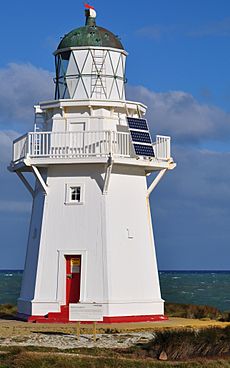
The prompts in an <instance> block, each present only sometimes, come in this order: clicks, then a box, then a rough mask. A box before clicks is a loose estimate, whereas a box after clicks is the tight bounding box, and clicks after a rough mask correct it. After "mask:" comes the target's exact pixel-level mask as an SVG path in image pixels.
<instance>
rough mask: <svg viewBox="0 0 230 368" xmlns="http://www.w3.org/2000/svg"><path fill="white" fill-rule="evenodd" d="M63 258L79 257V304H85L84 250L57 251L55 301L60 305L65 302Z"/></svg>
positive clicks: (85, 273) (85, 253) (85, 255)
mask: <svg viewBox="0 0 230 368" xmlns="http://www.w3.org/2000/svg"><path fill="white" fill-rule="evenodd" d="M65 256H81V276H80V299H79V303H83V302H86V279H87V251H86V250H78V249H74V250H67V249H66V250H63V249H62V250H58V272H57V292H56V299H57V301H58V302H59V303H60V304H61V305H65V302H66V258H65Z"/></svg>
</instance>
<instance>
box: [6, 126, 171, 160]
mask: <svg viewBox="0 0 230 368" xmlns="http://www.w3.org/2000/svg"><path fill="white" fill-rule="evenodd" d="M170 140H171V138H170V137H167V136H159V135H158V136H157V137H156V142H155V143H154V144H153V149H154V153H155V158H156V159H159V160H168V159H170V155H171V154H170ZM110 154H112V155H114V156H117V157H135V155H134V153H133V147H132V143H131V137H130V133H126V132H116V131H110V130H104V131H80V132H30V133H28V134H26V135H24V136H22V137H20V138H18V139H16V140H15V141H14V145H13V162H18V161H20V160H22V159H24V158H25V157H31V158H45V157H47V158H84V157H107V156H108V155H110Z"/></svg>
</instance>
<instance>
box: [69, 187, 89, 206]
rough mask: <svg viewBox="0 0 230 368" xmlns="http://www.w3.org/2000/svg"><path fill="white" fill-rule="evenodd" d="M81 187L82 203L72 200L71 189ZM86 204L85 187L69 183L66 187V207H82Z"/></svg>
mask: <svg viewBox="0 0 230 368" xmlns="http://www.w3.org/2000/svg"><path fill="white" fill-rule="evenodd" d="M75 187H80V201H79V202H78V201H75V200H72V199H71V188H75ZM84 202H85V186H84V184H82V183H68V184H66V185H65V204H66V205H74V206H76V205H82V204H84Z"/></svg>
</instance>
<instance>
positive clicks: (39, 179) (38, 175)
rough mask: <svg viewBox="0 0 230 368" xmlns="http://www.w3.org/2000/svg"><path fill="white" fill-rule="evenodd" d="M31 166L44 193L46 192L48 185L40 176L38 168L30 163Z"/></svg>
mask: <svg viewBox="0 0 230 368" xmlns="http://www.w3.org/2000/svg"><path fill="white" fill-rule="evenodd" d="M31 166H32V169H33V172H34V174H35V176H36V178H37V179H38V181H39V183H40V184H41V186H42V188H43V189H44V191H45V193H46V194H48V186H47V184H46V183H45V181H44V179H43V177H42V176H41V174H40V171H39V170H38V168H37V167H36V166H34V165H31Z"/></svg>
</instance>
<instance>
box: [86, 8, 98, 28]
mask: <svg viewBox="0 0 230 368" xmlns="http://www.w3.org/2000/svg"><path fill="white" fill-rule="evenodd" d="M85 9H86V10H85V16H86V23H85V24H86V25H87V26H94V25H95V24H96V23H95V18H96V16H97V13H96V11H95V9H94V7H93V6H91V5H89V4H87V3H85Z"/></svg>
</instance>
